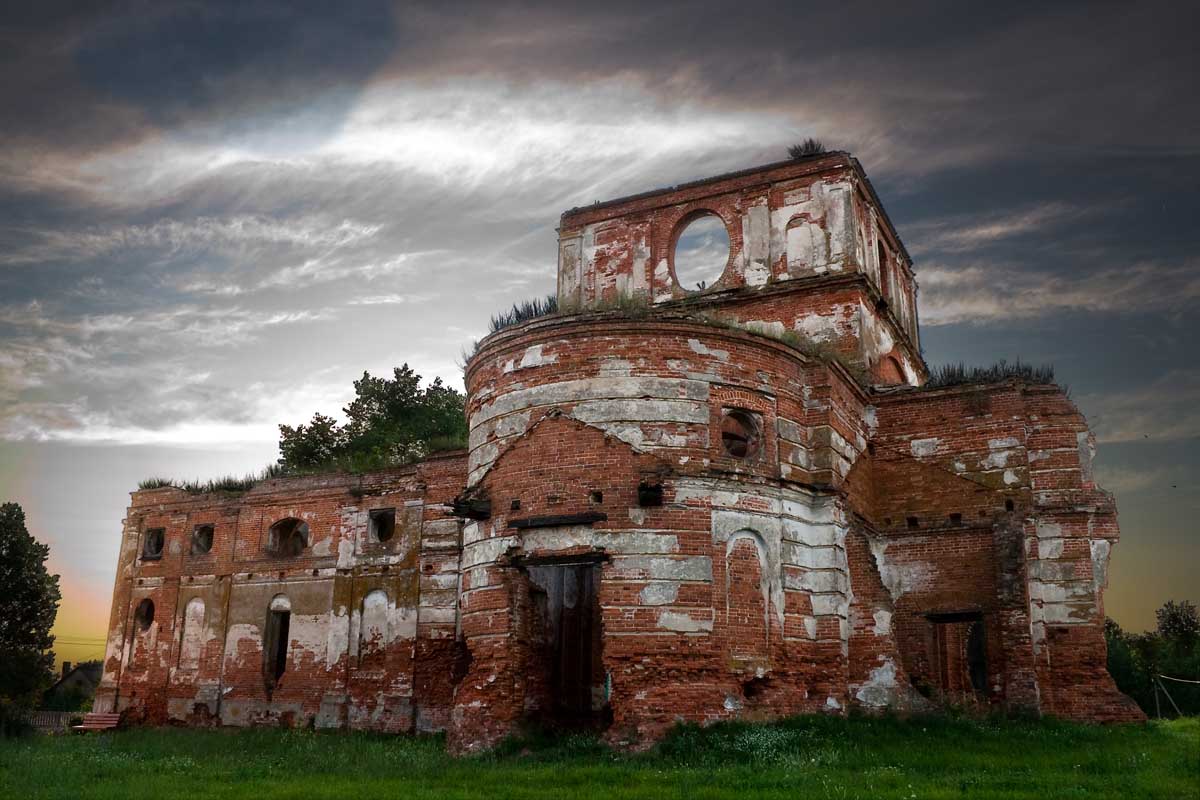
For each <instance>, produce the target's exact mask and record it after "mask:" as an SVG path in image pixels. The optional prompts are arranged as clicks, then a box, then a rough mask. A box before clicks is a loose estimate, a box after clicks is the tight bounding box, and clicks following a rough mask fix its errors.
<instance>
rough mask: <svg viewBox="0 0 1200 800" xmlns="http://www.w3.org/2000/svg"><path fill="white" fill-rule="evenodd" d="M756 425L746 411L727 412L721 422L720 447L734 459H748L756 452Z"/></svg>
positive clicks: (757, 439) (757, 440) (752, 417)
mask: <svg viewBox="0 0 1200 800" xmlns="http://www.w3.org/2000/svg"><path fill="white" fill-rule="evenodd" d="M758 442H759V438H758V423H757V422H756V421H755V419H754V416H753V415H752V414H750V413H749V412H747V411H738V410H734V411H729V412H726V414H725V418H724V419H723V420H721V445H722V446H723V447H724V448H725V452H726V453H728V454H729V455H731V456H733V457H734V458H750V457H751V456H753V455H754V454H755V453H757V452H758Z"/></svg>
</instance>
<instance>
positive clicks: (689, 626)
mask: <svg viewBox="0 0 1200 800" xmlns="http://www.w3.org/2000/svg"><path fill="white" fill-rule="evenodd" d="M658 627H660V628H662V629H663V630H668V631H676V632H678V633H697V632H700V631H711V630H712V629H713V622H712V620H711V619H694V618H692V617H690V616H688V615H687V614H680V613H678V612H675V611H664V612H662V613H661V614H659V615H658Z"/></svg>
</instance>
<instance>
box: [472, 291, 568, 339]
mask: <svg viewBox="0 0 1200 800" xmlns="http://www.w3.org/2000/svg"><path fill="white" fill-rule="evenodd" d="M555 313H558V295H553V294H548V295H546V296H545V297H535V298H533V299H532V300H522V301H520V302H519V303H513V306H512V308H510V309H508V310H506V311H500V312H497V313H496V314H493V315H492V318H491V320H490V321H489V323H488V331H489V332H490V333H497V332H499V331H502V330H504V329H505V328H511V327H512V326H513V325H520V324H521V323H522V322H528V321H529V320H531V319H537V318H538V317H545V316H549V315H550V314H555Z"/></svg>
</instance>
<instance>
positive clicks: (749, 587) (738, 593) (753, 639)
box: [722, 529, 771, 672]
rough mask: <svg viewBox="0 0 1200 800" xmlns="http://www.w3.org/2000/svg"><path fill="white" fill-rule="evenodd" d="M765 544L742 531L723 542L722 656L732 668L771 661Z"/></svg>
mask: <svg viewBox="0 0 1200 800" xmlns="http://www.w3.org/2000/svg"><path fill="white" fill-rule="evenodd" d="M768 564H769V559H768V558H767V545H766V542H765V541H764V540H763V538H762V536H761V535H759V534H758V532H756V531H752V530H748V529H747V530H741V531H737V532H736V533H734V534H733V535H732V536H730V537H729V540H728V541H727V542H726V543H725V558H724V562H723V566H724V573H725V581H724V587H723V588H724V595H725V596H724V608H723V609H722V615H723V617H724V620H723V621H724V627H725V655H726V659H727V662H728V664H729V666H730V667H731V668H732V669H734V670H735V671H748V672H753V671H756V670H758V669H766V668H767V667H768V666H769V660H770V639H771V591H770V576H769V572H768V566H767V565H768Z"/></svg>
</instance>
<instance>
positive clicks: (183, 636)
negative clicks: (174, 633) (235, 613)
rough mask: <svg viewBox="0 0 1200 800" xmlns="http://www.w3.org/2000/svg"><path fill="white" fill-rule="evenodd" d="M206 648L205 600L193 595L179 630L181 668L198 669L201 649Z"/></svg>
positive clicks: (184, 612) (185, 609)
mask: <svg viewBox="0 0 1200 800" xmlns="http://www.w3.org/2000/svg"><path fill="white" fill-rule="evenodd" d="M203 649H204V600H202V599H201V598H199V597H193V598H192V599H191V600H189V601H188V604H187V606H186V607H185V608H184V611H183V623H182V626H181V627H180V631H179V668H180V669H184V670H191V669H197V668H199V666H200V651H201V650H203Z"/></svg>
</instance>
